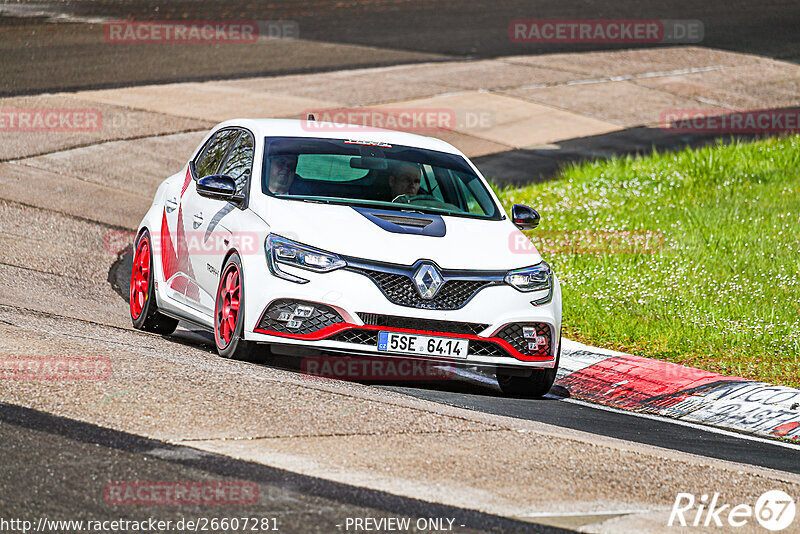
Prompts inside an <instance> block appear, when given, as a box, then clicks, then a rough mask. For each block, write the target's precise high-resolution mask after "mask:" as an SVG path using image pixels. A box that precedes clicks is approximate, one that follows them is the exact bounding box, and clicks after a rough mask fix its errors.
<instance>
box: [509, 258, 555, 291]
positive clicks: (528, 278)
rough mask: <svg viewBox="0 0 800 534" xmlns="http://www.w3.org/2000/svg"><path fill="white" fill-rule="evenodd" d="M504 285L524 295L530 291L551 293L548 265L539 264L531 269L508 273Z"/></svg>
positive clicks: (550, 272)
mask: <svg viewBox="0 0 800 534" xmlns="http://www.w3.org/2000/svg"><path fill="white" fill-rule="evenodd" d="M506 283H507V284H509V285H511V286H513V287H514V288H515V289H517V290H519V291H523V292H525V293H528V292H530V291H552V289H553V273H552V271H550V266H549V265H547V264H546V263H545V262H541V263H538V264H536V265H534V266H533V267H526V268H524V269H517V270H516V271H511V272H509V273H508V274H507V275H506Z"/></svg>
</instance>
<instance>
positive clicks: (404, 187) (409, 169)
mask: <svg viewBox="0 0 800 534" xmlns="http://www.w3.org/2000/svg"><path fill="white" fill-rule="evenodd" d="M388 163H389V191H390V198H391V199H392V200H395V199H397V197H400V196H403V195H408V196H410V197H413V196H415V195H416V194H417V193H419V186H420V184H421V183H422V171H421V170H420V168H419V165H417V164H416V163H409V162H407V161H397V160H392V161H389V162H388Z"/></svg>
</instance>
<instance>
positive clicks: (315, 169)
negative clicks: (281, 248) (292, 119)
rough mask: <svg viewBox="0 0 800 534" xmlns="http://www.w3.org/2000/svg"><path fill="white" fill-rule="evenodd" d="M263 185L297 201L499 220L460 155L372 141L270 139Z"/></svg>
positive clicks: (267, 145) (494, 206)
mask: <svg viewBox="0 0 800 534" xmlns="http://www.w3.org/2000/svg"><path fill="white" fill-rule="evenodd" d="M265 141H266V144H265V149H264V172H263V177H262V190H263V191H264V193H265V194H268V195H272V196H277V197H280V198H288V199H295V200H306V201H312V202H328V203H336V204H347V205H358V206H365V205H366V206H375V207H380V208H383V209H399V210H414V211H421V212H427V213H439V214H442V215H455V216H461V217H478V218H486V219H499V218H500V217H501V212H500V210H499V209H498V208H497V206H496V205H495V203H494V201H493V200H492V197H491V195H490V194H489V191H488V190H487V188H486V186H485V185H484V184H483V182H482V181H481V179H480V178H479V177H478V176H477V175H476V174H475V172H474V171H473V170H472V168H471V167H470V166H469V164H468V163H467V162H466V161H465V160H464V158H463V157H461V156H457V155H455V154H448V153H445V152H437V151H434V150H425V149H422V148H415V147H408V146H398V145H389V144H383V143H376V142H371V141H369V142H368V141H351V140H338V139H314V138H307V137H273V138H269V137H268V138H267V139H266V140H265Z"/></svg>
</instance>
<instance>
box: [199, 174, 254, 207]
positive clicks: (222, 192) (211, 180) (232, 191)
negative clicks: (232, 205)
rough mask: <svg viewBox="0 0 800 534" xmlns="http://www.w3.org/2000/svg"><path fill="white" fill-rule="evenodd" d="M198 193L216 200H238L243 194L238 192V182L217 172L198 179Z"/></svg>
mask: <svg viewBox="0 0 800 534" xmlns="http://www.w3.org/2000/svg"><path fill="white" fill-rule="evenodd" d="M197 194H198V195H200V196H203V197H206V198H213V199H215V200H226V201H230V202H237V201H240V200H242V198H243V197H242V196H240V195H237V194H236V182H234V181H233V178H231V177H230V176H225V175H224V174H215V175H212V176H206V177H204V178H200V179H199V180H197Z"/></svg>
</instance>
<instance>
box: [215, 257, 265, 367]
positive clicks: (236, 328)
mask: <svg viewBox="0 0 800 534" xmlns="http://www.w3.org/2000/svg"><path fill="white" fill-rule="evenodd" d="M242 272H243V271H242V260H241V259H240V258H239V255H238V254H232V255H231V257H230V258H228V261H227V262H225V266H224V267H223V268H222V276H221V277H220V279H219V287H218V288H217V302H216V305H215V306H214V340H215V341H216V344H217V352H218V353H219V355H220V356H222V357H223V358H233V359H235V360H244V361H255V360H257V359H259V350H258V345H257V344H256V343H253V342H251V341H245V340H244V339H243V337H242V331H243V330H244V294H245V292H244V277H243V276H242Z"/></svg>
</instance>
